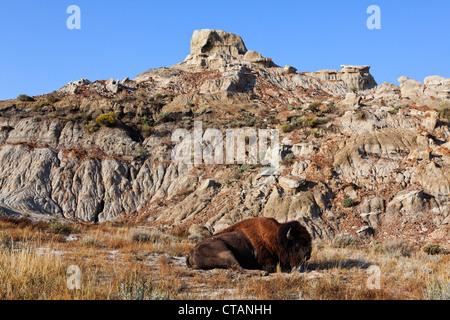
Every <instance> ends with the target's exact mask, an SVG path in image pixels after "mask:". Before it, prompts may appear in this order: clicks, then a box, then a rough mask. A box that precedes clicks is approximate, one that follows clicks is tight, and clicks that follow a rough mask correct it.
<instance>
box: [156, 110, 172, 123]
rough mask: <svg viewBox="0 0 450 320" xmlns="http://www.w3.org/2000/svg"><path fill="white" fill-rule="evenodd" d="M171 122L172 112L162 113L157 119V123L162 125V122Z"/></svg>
mask: <svg viewBox="0 0 450 320" xmlns="http://www.w3.org/2000/svg"><path fill="white" fill-rule="evenodd" d="M169 120H170V112H163V111H161V112H160V113H159V114H158V117H157V120H156V122H157V123H160V122H167V121H169Z"/></svg>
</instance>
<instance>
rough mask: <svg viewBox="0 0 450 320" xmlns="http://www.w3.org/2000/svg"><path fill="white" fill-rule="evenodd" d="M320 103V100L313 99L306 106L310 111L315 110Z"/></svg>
mask: <svg viewBox="0 0 450 320" xmlns="http://www.w3.org/2000/svg"><path fill="white" fill-rule="evenodd" d="M321 104H322V102H320V101H314V102H311V103H310V104H309V106H308V110H310V111H312V112H316V111H317V108H319V106H320V105H321Z"/></svg>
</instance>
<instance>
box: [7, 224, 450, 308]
mask: <svg viewBox="0 0 450 320" xmlns="http://www.w3.org/2000/svg"><path fill="white" fill-rule="evenodd" d="M194 245H195V243H194V242H192V241H190V240H189V239H188V238H186V236H183V235H181V233H180V234H178V235H177V234H172V233H168V232H162V231H158V230H154V229H148V228H137V227H134V226H131V225H126V224H122V223H106V224H102V225H90V226H85V225H76V224H64V223H59V222H51V223H47V222H38V223H35V222H32V221H31V220H29V219H26V218H21V219H14V218H0V299H11V300H16V299H152V300H158V299H363V300H365V299H450V282H449V281H450V274H449V270H450V268H449V261H450V259H449V255H448V254H446V253H445V252H434V251H433V252H432V253H435V254H429V253H426V252H423V251H416V250H414V249H413V248H412V247H410V246H409V245H408V244H407V243H404V242H401V241H397V242H390V243H377V244H373V245H370V246H367V247H359V246H357V245H356V243H354V242H352V241H334V242H330V243H325V242H316V243H315V244H314V249H313V253H312V257H311V259H310V261H309V262H308V263H307V264H306V265H304V266H302V267H301V268H300V270H295V271H294V272H292V273H289V274H283V273H275V274H271V275H269V276H267V277H255V276H252V277H250V276H247V275H241V274H237V273H235V272H232V271H229V270H211V271H197V270H191V269H188V268H187V267H186V265H185V260H184V256H185V255H186V254H187V253H188V252H189V251H190V249H192V248H193V247H194Z"/></svg>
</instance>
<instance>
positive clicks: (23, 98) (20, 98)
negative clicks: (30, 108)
mask: <svg viewBox="0 0 450 320" xmlns="http://www.w3.org/2000/svg"><path fill="white" fill-rule="evenodd" d="M17 100H19V101H34V99H33V98H32V97H30V96H27V95H26V94H19V96H18V97H17Z"/></svg>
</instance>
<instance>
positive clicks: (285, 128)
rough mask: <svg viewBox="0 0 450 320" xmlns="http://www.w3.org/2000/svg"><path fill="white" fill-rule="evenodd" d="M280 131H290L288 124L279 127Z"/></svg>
mask: <svg viewBox="0 0 450 320" xmlns="http://www.w3.org/2000/svg"><path fill="white" fill-rule="evenodd" d="M280 130H281V131H282V132H289V131H290V130H291V126H290V125H289V124H288V123H285V124H283V125H282V126H281V127H280Z"/></svg>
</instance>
